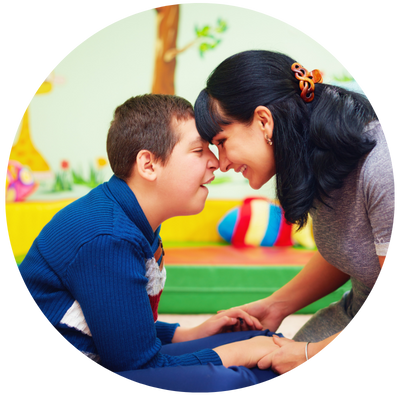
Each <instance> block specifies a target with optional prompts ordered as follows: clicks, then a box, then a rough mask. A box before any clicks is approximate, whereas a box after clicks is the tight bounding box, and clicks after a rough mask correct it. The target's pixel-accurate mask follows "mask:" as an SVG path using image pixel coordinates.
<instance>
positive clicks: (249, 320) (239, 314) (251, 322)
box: [227, 308, 262, 330]
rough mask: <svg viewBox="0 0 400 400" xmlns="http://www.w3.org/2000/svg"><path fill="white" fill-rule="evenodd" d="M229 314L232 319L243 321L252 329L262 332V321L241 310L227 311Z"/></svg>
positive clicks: (232, 309)
mask: <svg viewBox="0 0 400 400" xmlns="http://www.w3.org/2000/svg"><path fill="white" fill-rule="evenodd" d="M227 314H228V315H230V316H231V317H236V318H241V319H243V320H244V321H245V322H246V324H247V325H248V327H249V328H250V329H257V330H262V325H261V323H260V321H259V320H258V319H257V318H255V317H253V316H251V315H250V314H248V313H247V312H246V311H244V310H242V309H240V308H231V309H230V310H228V311H227Z"/></svg>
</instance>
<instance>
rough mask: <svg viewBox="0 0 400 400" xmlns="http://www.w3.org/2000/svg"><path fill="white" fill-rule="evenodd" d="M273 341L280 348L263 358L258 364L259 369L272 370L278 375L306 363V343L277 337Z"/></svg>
mask: <svg viewBox="0 0 400 400" xmlns="http://www.w3.org/2000/svg"><path fill="white" fill-rule="evenodd" d="M273 341H274V343H275V344H276V345H277V346H279V347H278V348H277V349H276V350H275V351H273V352H271V353H269V354H267V355H266V356H265V357H263V358H262V359H261V360H260V361H259V362H258V363H257V365H258V368H260V369H267V368H271V369H272V370H273V371H274V372H276V373H278V374H284V373H285V372H288V371H290V370H292V369H293V368H296V367H297V366H299V365H300V364H303V362H305V361H306V355H305V347H306V343H305V342H295V341H294V340H291V339H286V338H281V337H279V336H275V335H274V336H273Z"/></svg>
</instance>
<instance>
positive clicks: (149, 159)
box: [136, 150, 157, 182]
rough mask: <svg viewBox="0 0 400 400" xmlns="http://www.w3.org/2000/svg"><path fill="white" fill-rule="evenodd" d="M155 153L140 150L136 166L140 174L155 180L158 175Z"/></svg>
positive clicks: (144, 177) (147, 178) (149, 179)
mask: <svg viewBox="0 0 400 400" xmlns="http://www.w3.org/2000/svg"><path fill="white" fill-rule="evenodd" d="M156 164H157V162H156V161H155V157H154V154H153V153H152V152H151V151H149V150H140V151H139V153H138V155H137V156H136V168H137V172H138V174H139V175H140V176H141V177H142V178H143V179H146V180H148V181H151V182H153V181H155V179H156V177H157V173H156V168H155V167H156Z"/></svg>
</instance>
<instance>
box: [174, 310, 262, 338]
mask: <svg viewBox="0 0 400 400" xmlns="http://www.w3.org/2000/svg"><path fill="white" fill-rule="evenodd" d="M250 330H262V325H261V324H260V322H259V321H258V319H257V318H255V317H252V316H251V315H249V314H247V313H246V312H245V311H243V310H241V309H239V308H232V309H230V310H227V311H223V312H220V313H218V314H216V315H213V316H212V317H211V318H209V319H207V320H206V321H204V322H203V323H202V324H200V325H198V326H196V327H194V328H182V327H178V328H177V329H176V331H175V335H174V337H173V339H172V342H173V343H177V342H185V341H188V340H195V339H201V338H204V337H208V336H212V335H216V334H218V333H224V332H237V331H250Z"/></svg>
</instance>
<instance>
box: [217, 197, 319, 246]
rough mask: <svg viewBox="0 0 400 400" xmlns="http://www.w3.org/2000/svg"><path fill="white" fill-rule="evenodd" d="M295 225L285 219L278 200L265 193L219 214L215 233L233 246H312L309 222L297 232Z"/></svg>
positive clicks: (312, 240) (313, 244) (247, 199)
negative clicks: (222, 215) (222, 214)
mask: <svg viewBox="0 0 400 400" xmlns="http://www.w3.org/2000/svg"><path fill="white" fill-rule="evenodd" d="M297 228H298V227H297V225H293V224H291V223H288V222H287V221H286V220H285V218H284V212H283V209H282V207H281V206H280V205H279V204H278V202H276V201H273V200H270V199H268V198H266V197H249V198H246V199H245V200H244V201H243V204H242V205H241V206H239V207H235V208H233V209H232V210H230V211H229V212H228V213H227V214H226V215H225V216H224V217H223V218H222V220H221V221H220V222H219V224H218V233H219V234H220V236H221V237H222V238H223V239H224V240H226V241H227V242H228V243H231V244H232V245H233V246H235V247H255V246H263V247H270V246H293V245H299V246H302V247H305V248H309V249H312V248H315V243H314V238H313V236H312V226H311V224H310V225H309V224H307V226H306V227H305V228H303V229H302V230H300V231H298V232H297Z"/></svg>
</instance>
